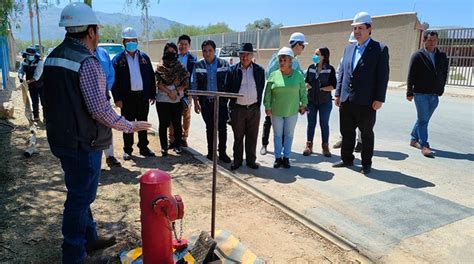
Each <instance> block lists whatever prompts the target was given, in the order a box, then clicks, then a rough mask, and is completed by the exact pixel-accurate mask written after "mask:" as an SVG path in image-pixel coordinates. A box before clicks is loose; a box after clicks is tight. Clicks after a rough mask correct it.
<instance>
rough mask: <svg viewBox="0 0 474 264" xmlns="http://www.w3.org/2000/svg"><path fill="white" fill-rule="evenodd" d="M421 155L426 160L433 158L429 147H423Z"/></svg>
mask: <svg viewBox="0 0 474 264" xmlns="http://www.w3.org/2000/svg"><path fill="white" fill-rule="evenodd" d="M421 154H423V156H425V157H427V158H434V156H433V152H432V151H431V149H430V148H429V147H423V148H422V149H421Z"/></svg>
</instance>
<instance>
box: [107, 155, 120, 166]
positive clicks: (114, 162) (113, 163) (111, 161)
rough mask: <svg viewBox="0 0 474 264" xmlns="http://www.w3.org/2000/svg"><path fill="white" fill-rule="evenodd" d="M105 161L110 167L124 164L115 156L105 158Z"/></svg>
mask: <svg viewBox="0 0 474 264" xmlns="http://www.w3.org/2000/svg"><path fill="white" fill-rule="evenodd" d="M105 163H107V165H108V166H109V167H111V168H112V167H122V164H120V161H118V160H117V159H116V158H115V157H114V156H110V157H108V158H106V159H105Z"/></svg>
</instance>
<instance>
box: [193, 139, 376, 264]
mask: <svg viewBox="0 0 474 264" xmlns="http://www.w3.org/2000/svg"><path fill="white" fill-rule="evenodd" d="M184 152H186V153H189V154H191V155H192V156H193V157H194V158H195V159H197V160H199V161H200V162H202V163H203V164H206V165H208V166H211V167H212V163H211V162H210V161H209V160H208V159H207V157H205V156H203V155H202V154H201V153H199V152H198V151H196V150H195V149H193V148H190V147H187V148H185V149H184ZM217 166H218V167H219V171H218V172H219V174H221V175H222V176H224V177H226V178H228V179H230V180H231V181H232V182H234V183H235V184H237V185H238V186H239V187H241V188H242V189H244V190H245V191H247V192H249V193H250V194H252V195H254V196H255V197H257V198H259V199H261V200H262V201H264V202H266V203H268V204H270V205H272V206H275V207H276V208H278V209H279V210H281V211H282V212H283V213H285V214H286V215H287V216H289V217H291V218H293V219H294V220H295V221H297V222H299V223H301V224H302V225H304V226H306V227H307V228H309V229H311V230H312V231H313V232H315V233H317V234H319V235H320V236H321V237H322V238H324V239H326V240H328V241H329V242H330V243H332V244H334V245H336V246H337V247H339V248H340V249H341V250H343V251H352V252H353V253H355V254H356V255H357V257H359V258H360V260H362V261H364V262H367V263H371V262H373V261H372V260H371V259H370V258H369V257H368V256H366V255H365V254H363V253H362V252H360V251H359V248H358V247H357V245H356V244H354V243H352V242H351V241H349V240H347V239H346V238H344V237H342V236H340V235H339V234H337V233H335V232H333V231H331V230H329V229H327V228H325V227H324V226H322V225H320V224H318V223H316V222H314V221H312V220H310V219H309V218H307V217H306V216H304V215H302V214H300V213H298V212H297V211H295V210H293V209H291V208H289V207H288V206H286V205H285V204H283V203H282V202H280V201H278V200H277V199H275V198H274V197H272V196H270V195H268V194H266V193H264V192H262V191H260V190H258V189H257V188H255V187H253V186H252V185H251V184H249V183H247V182H246V181H245V180H242V179H240V178H239V177H237V176H236V175H234V174H233V173H232V172H230V171H229V170H227V169H226V168H224V167H222V166H221V165H219V164H218V165H217ZM249 176H251V175H249Z"/></svg>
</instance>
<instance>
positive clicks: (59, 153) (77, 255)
mask: <svg viewBox="0 0 474 264" xmlns="http://www.w3.org/2000/svg"><path fill="white" fill-rule="evenodd" d="M51 151H52V152H53V154H54V155H55V156H56V157H58V158H59V159H60V161H61V166H62V168H63V170H64V182H65V184H66V188H67V198H66V202H65V203H64V213H63V226H62V233H63V237H64V241H63V244H62V249H63V259H62V260H63V263H79V262H81V261H83V260H84V258H85V257H86V256H87V253H86V248H85V246H86V243H90V242H92V241H94V240H97V238H98V236H97V231H96V224H95V222H94V219H93V218H92V212H91V208H90V205H91V204H92V202H94V200H95V197H96V193H97V186H98V184H99V175H100V163H101V157H102V151H100V150H98V151H83V150H77V149H68V148H59V147H53V146H51Z"/></svg>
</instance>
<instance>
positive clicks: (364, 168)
mask: <svg viewBox="0 0 474 264" xmlns="http://www.w3.org/2000/svg"><path fill="white" fill-rule="evenodd" d="M371 171H372V166H370V165H367V166H362V169H361V170H360V173H362V174H366V175H367V174H369V173H370V172H371Z"/></svg>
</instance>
